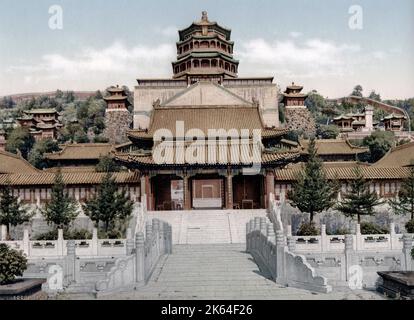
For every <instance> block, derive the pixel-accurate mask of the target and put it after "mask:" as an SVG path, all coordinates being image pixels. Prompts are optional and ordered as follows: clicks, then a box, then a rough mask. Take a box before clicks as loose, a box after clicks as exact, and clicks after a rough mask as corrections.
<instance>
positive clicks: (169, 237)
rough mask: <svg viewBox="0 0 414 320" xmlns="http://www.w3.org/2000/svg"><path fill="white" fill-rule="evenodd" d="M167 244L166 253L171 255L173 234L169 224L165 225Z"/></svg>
mask: <svg viewBox="0 0 414 320" xmlns="http://www.w3.org/2000/svg"><path fill="white" fill-rule="evenodd" d="M167 230H168V231H167V232H168V233H167V243H168V251H167V253H168V254H172V252H173V239H172V233H173V231H172V226H171V225H170V224H169V223H167Z"/></svg>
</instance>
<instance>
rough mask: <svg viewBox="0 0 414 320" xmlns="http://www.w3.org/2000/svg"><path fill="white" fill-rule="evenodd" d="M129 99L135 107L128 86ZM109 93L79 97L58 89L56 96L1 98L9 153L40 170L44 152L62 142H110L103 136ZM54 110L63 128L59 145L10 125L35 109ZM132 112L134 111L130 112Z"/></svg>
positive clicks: (0, 125)
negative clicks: (19, 154)
mask: <svg viewBox="0 0 414 320" xmlns="http://www.w3.org/2000/svg"><path fill="white" fill-rule="evenodd" d="M123 89H125V92H126V93H127V95H128V100H129V102H130V103H131V105H133V94H132V93H131V92H130V91H129V89H128V87H125V86H124V87H123ZM107 95H108V92H107V91H106V90H104V91H103V92H101V91H99V90H98V91H96V92H95V93H94V94H92V93H89V94H85V93H84V94H76V93H75V92H73V91H66V92H63V91H61V90H57V91H56V92H55V93H54V94H51V93H47V94H44V95H29V94H28V95H18V96H17V98H14V97H15V96H10V97H3V98H1V99H0V129H2V130H4V131H5V132H6V136H7V145H6V150H7V151H9V152H13V153H17V152H18V150H19V151H20V152H21V153H22V155H23V157H24V158H26V159H28V160H29V161H30V162H31V163H32V164H33V165H35V166H36V167H38V168H43V167H44V163H43V161H42V156H43V154H44V153H47V152H52V151H57V150H58V144H62V143H87V142H95V143H103V142H107V141H108V140H107V139H106V138H105V137H104V135H103V132H104V130H105V108H106V103H105V100H104V99H103V98H104V96H107ZM47 108H55V109H56V110H57V111H58V112H59V114H60V117H59V119H60V121H61V122H62V124H63V126H62V128H61V130H60V132H59V135H58V139H57V142H53V141H48V140H46V141H39V142H35V141H34V139H33V137H32V136H31V135H30V134H29V132H27V130H25V129H22V128H19V127H17V128H13V126H12V125H11V123H13V122H15V119H17V118H19V117H21V116H23V114H24V111H27V110H32V109H47ZM130 111H132V110H130Z"/></svg>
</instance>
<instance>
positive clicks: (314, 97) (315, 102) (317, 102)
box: [305, 90, 326, 112]
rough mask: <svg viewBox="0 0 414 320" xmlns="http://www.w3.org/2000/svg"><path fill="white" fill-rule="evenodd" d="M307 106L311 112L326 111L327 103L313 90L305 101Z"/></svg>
mask: <svg viewBox="0 0 414 320" xmlns="http://www.w3.org/2000/svg"><path fill="white" fill-rule="evenodd" d="M305 106H306V107H307V108H308V109H309V111H310V112H315V111H316V110H321V109H324V108H325V107H326V101H325V98H324V97H322V96H321V95H320V94H319V93H318V92H317V91H316V90H313V91H311V92H309V94H308V97H307V98H306V100H305Z"/></svg>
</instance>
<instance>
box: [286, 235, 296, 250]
mask: <svg viewBox="0 0 414 320" xmlns="http://www.w3.org/2000/svg"><path fill="white" fill-rule="evenodd" d="M287 246H288V249H289V251H290V252H295V251H296V239H295V238H294V237H292V236H288V237H287Z"/></svg>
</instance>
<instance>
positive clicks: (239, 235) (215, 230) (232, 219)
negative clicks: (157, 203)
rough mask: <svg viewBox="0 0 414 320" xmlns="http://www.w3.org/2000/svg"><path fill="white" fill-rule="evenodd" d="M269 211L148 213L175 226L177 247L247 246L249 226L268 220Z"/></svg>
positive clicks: (174, 232) (174, 241)
mask: <svg viewBox="0 0 414 320" xmlns="http://www.w3.org/2000/svg"><path fill="white" fill-rule="evenodd" d="M265 216H266V210H265V209H258V210H191V211H148V214H147V220H151V219H153V218H158V219H160V220H163V221H165V222H168V223H170V224H171V225H172V230H173V244H226V243H227V244H231V243H245V242H246V223H247V222H248V221H249V220H250V219H252V218H254V217H265Z"/></svg>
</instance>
